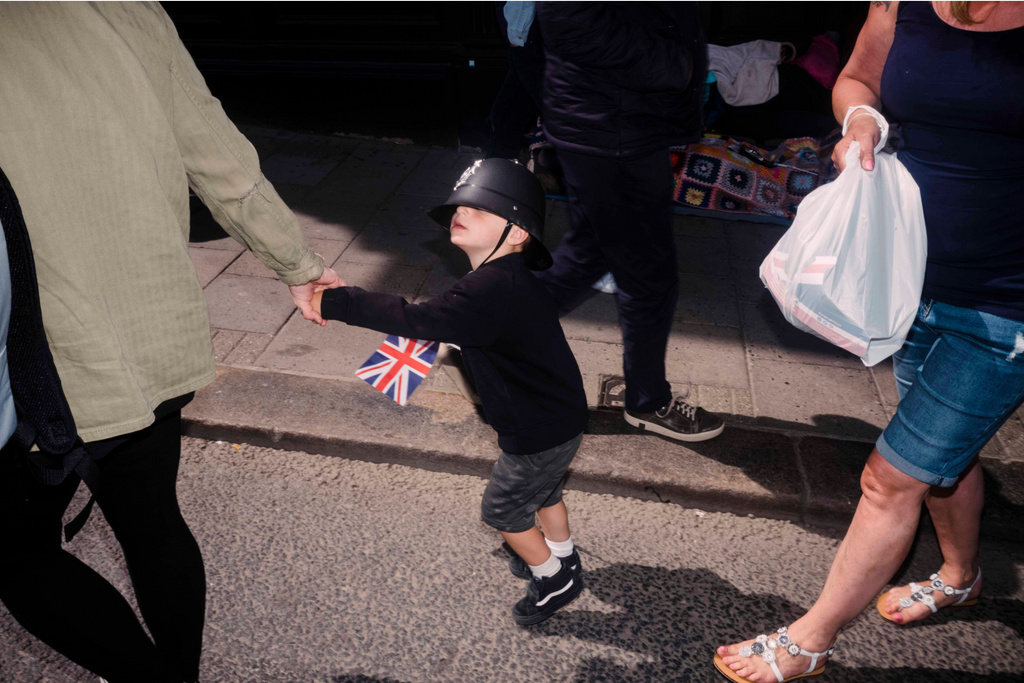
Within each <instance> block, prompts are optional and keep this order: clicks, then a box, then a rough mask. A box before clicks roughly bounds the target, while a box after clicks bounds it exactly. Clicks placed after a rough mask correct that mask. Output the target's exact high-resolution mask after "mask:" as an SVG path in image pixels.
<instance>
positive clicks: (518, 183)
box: [312, 159, 587, 625]
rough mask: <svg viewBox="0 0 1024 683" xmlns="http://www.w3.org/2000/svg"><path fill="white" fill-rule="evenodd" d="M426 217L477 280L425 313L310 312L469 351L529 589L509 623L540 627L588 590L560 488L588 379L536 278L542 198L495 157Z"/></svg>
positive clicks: (323, 307) (393, 300)
mask: <svg viewBox="0 0 1024 683" xmlns="http://www.w3.org/2000/svg"><path fill="white" fill-rule="evenodd" d="M427 214H428V215H429V216H430V217H431V218H432V219H434V220H435V221H437V222H438V223H440V224H441V225H442V226H444V227H446V228H448V229H449V230H450V231H451V241H452V244H455V245H457V246H458V247H459V248H461V249H462V250H463V251H464V252H466V255H467V256H469V261H470V264H471V265H472V267H473V271H472V272H471V273H469V274H468V275H466V276H465V277H463V278H462V279H461V280H459V281H458V282H457V283H456V284H455V286H454V287H452V288H451V289H450V290H448V291H447V292H445V293H444V294H442V295H440V296H439V297H437V298H435V299H431V300H430V301H427V302H425V303H422V304H409V303H407V302H406V301H405V300H404V299H402V298H401V297H398V296H392V295H388V294H375V293H371V292H366V291H363V290H361V289H359V288H358V287H342V288H339V289H330V290H327V291H324V292H322V293H318V294H317V295H316V296H315V297H314V299H313V302H312V304H313V308H314V310H316V311H317V312H318V313H319V314H320V315H321V316H322V317H323V318H324V319H325V320H341V321H344V322H347V323H348V324H349V325H358V326H360V327H367V328H370V329H373V330H378V331H380V332H385V333H387V334H396V335H400V336H403V337H409V338H415V339H429V340H433V341H442V342H448V343H451V344H456V345H458V346H460V347H461V349H462V357H463V359H464V361H465V364H466V366H467V370H468V371H469V373H470V375H471V376H472V378H473V379H474V380H475V384H476V387H477V391H478V392H479V394H480V399H481V401H482V403H483V409H484V414H485V415H486V417H487V422H488V423H489V424H490V425H491V426H492V427H493V428H494V430H495V431H496V432H498V445H499V446H500V447H501V450H502V452H501V455H500V456H499V457H498V461H497V462H496V463H495V465H494V469H493V471H492V472H491V480H490V482H489V483H488V485H487V489H486V491H484V498H483V504H482V506H481V508H482V517H483V521H484V522H485V523H486V524H488V525H489V526H492V527H494V528H495V529H497V530H498V531H500V532H501V535H502V536H503V537H504V538H505V541H506V542H507V544H508V546H509V547H510V548H511V550H512V551H513V552H512V559H511V560H510V562H509V567H510V569H511V570H512V573H513V574H515V575H516V576H517V577H519V578H524V579H526V578H530V579H532V580H531V581H530V584H529V586H528V588H527V591H526V597H525V598H523V599H522V600H520V601H519V602H518V603H516V605H515V606H514V607H513V608H512V616H513V618H514V619H515V620H516V621H517V622H518V623H519V624H522V625H529V624H537V623H540V622H541V621H544V620H545V619H547V618H548V617H550V616H551V615H552V614H554V613H555V612H556V611H557V610H559V609H560V608H562V607H564V606H565V605H567V604H569V603H570V602H572V600H574V599H575V598H576V596H578V595H579V594H580V592H581V591H582V590H583V576H582V574H583V572H582V565H581V564H580V557H579V554H578V553H577V552H576V550H575V549H574V547H573V542H572V536H571V535H570V533H569V519H568V516H567V513H566V509H565V504H564V503H563V502H562V481H563V479H564V477H565V472H566V470H567V469H568V467H569V463H570V462H572V459H573V456H574V455H575V454H576V450H577V448H579V445H580V441H581V440H582V438H583V434H582V432H583V426H584V423H585V422H586V419H587V400H586V397H585V395H584V393H583V379H582V377H581V376H580V371H579V367H578V366H577V365H576V359H575V358H574V357H573V355H572V351H571V350H570V349H569V344H568V343H567V342H566V341H565V335H564V334H563V333H562V328H561V325H560V324H559V322H558V312H557V310H556V308H555V305H554V303H553V302H552V301H551V299H550V297H549V296H548V294H547V291H546V290H545V289H544V286H543V285H541V283H540V282H539V281H538V280H537V279H536V278H535V277H534V276H533V274H532V273H531V272H530V271H531V269H532V270H542V269H544V268H547V267H549V266H550V265H551V256H550V254H549V253H548V251H547V249H546V248H545V247H544V245H543V244H542V243H541V237H542V234H543V229H544V191H543V189H542V188H541V185H540V183H539V182H538V181H537V179H536V178H535V177H534V176H533V174H532V173H530V172H529V171H528V170H527V169H526V168H525V167H523V166H521V165H520V164H518V163H516V162H513V161H509V160H507V159H487V160H485V161H478V162H476V163H475V164H474V165H473V166H472V167H470V168H469V169H467V170H466V172H465V173H463V174H462V177H461V178H460V179H459V182H458V184H456V186H455V189H454V191H453V192H452V194H451V196H450V197H449V198H448V201H447V202H446V203H445V204H442V205H441V206H438V207H435V208H433V209H431V210H429V211H428V212H427ZM535 514H536V516H538V517H540V521H541V525H542V526H543V528H544V532H543V533H541V531H540V529H538V528H537V525H536V523H535V521H534V515H535Z"/></svg>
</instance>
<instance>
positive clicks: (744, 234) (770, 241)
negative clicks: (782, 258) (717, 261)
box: [725, 221, 788, 263]
mask: <svg viewBox="0 0 1024 683" xmlns="http://www.w3.org/2000/svg"><path fill="white" fill-rule="evenodd" d="M786 230H788V228H783V227H779V226H775V225H765V224H763V223H745V222H740V221H731V222H729V223H727V224H726V225H725V234H726V236H727V239H728V242H729V253H730V255H731V256H732V258H735V259H748V260H751V261H757V262H758V263H760V262H761V261H764V258H765V256H767V255H768V252H770V251H771V250H772V248H773V247H774V246H775V245H776V244H778V242H779V240H780V239H782V236H783V235H785V234H786Z"/></svg>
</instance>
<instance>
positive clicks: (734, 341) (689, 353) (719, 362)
mask: <svg viewBox="0 0 1024 683" xmlns="http://www.w3.org/2000/svg"><path fill="white" fill-rule="evenodd" d="M742 357H743V335H742V333H741V332H740V331H739V330H735V329H731V328H728V327H715V326H712V325H689V324H685V323H674V324H673V325H672V331H671V332H670V333H669V338H668V350H667V352H666V354H665V372H666V375H667V377H668V380H669V381H670V382H679V383H684V384H709V385H712V386H719V387H732V388H734V389H749V388H750V377H749V374H748V372H747V366H746V363H744V362H743V361H741V360H740V359H741V358H742Z"/></svg>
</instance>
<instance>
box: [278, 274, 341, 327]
mask: <svg viewBox="0 0 1024 683" xmlns="http://www.w3.org/2000/svg"><path fill="white" fill-rule="evenodd" d="M344 286H345V281H344V280H342V279H341V278H340V277H338V274H337V273H335V272H334V271H333V270H331V269H330V268H324V271H323V274H322V275H321V276H320V277H319V278H318V279H316V280H313V281H312V282H307V283H306V284H304V285H291V286H289V287H288V289H289V290H290V291H291V295H292V300H293V301H294V302H295V305H296V306H297V307H298V308H299V310H300V311H302V317H303V318H305V319H306V320H312V321H313V322H315V323H316V324H317V325H320V326H321V327H323V326H324V325H326V324H327V321H326V320H324V319H323V318H322V317H320V299H321V298H323V294H322V292H323V291H324V290H325V289H334V288H335V287H344ZM314 296H316V297H317V306H316V310H314V309H313V306H312V300H313V297H314Z"/></svg>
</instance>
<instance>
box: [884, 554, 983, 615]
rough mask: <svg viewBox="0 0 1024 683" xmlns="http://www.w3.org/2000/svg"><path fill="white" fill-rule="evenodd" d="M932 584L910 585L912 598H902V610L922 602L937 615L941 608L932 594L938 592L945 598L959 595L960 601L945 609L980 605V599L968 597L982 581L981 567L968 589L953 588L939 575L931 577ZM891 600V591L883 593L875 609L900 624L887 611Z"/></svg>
mask: <svg viewBox="0 0 1024 683" xmlns="http://www.w3.org/2000/svg"><path fill="white" fill-rule="evenodd" d="M929 578H930V579H931V583H929V584H928V585H926V586H921V585H918V584H916V583H913V582H911V583H910V596H909V597H906V598H900V610H905V609H907V608H908V607H913V605H914V603H915V602H920V603H921V604H923V605H927V606H928V608H929V609H930V610H931V611H932V614H935V613H936V612H938V611H939V608H938V607H937V606H936V605H935V597H934V596H933V595H932V593H935V592H936V591H938V592H939V593H942V594H943V595H945V596H948V597H953V596H954V595H959V596H960V599H959V600H957V601H956V602H954V603H953V604H952V605H946V606H945V607H944V608H943V609H967V608H968V607H974V606H975V605H977V604H978V599H977V598H975V599H974V600H968V599H967V596H968V595H970V594H971V591H972V590H974V587H975V586H976V585H977V584H978V581H979V580H980V579H981V567H978V575H977V576H975V577H974V582H973V583H972V584H971V585H970V586H969V587H968V588H953V587H952V586H950V585H949V584H947V583H946V582H945V581H943V580H942V579H940V578H939V575H938V573H935V574H932V575H931V576H930V577H929ZM888 598H889V591H886V592H885V593H882V594H881V595H880V596H879V597H878V601H877V602H876V603H875V609H877V610H878V613H879V614H881V615H882V616H883V617H884V618H886V619H888V620H889V621H891V622H893V623H897V624H898V623H899V622H898V621H896V620H895V619H893V618H892V614H889V613H888V612H886V611H885V601H886V600H887V599H888Z"/></svg>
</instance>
